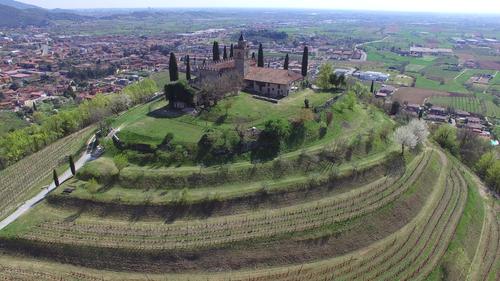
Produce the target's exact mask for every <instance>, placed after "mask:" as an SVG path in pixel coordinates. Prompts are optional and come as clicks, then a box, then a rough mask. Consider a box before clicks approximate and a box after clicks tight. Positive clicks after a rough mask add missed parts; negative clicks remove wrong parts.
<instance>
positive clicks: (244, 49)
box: [234, 32, 249, 78]
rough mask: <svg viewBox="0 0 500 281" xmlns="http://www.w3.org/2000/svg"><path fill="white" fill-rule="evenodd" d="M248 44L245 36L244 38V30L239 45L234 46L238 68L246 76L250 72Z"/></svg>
mask: <svg viewBox="0 0 500 281" xmlns="http://www.w3.org/2000/svg"><path fill="white" fill-rule="evenodd" d="M248 53H249V50H248V44H247V41H246V40H245V38H243V32H242V33H241V35H240V39H239V40H238V45H237V46H236V47H235V48H234V61H235V65H236V70H237V71H238V73H239V74H240V75H241V76H242V77H243V78H244V77H245V75H246V74H247V73H248V67H249V65H248Z"/></svg>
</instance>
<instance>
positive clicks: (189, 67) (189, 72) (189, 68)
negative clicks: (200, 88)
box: [186, 55, 191, 81]
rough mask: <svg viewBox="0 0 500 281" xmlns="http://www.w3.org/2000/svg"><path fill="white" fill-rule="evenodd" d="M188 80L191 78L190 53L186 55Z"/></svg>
mask: <svg viewBox="0 0 500 281" xmlns="http://www.w3.org/2000/svg"><path fill="white" fill-rule="evenodd" d="M186 80H188V81H189V80H191V64H190V62H189V55H187V56H186Z"/></svg>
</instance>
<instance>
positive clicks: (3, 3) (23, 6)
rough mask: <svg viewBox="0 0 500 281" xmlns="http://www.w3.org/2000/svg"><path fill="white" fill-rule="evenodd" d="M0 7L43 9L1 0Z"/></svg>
mask: <svg viewBox="0 0 500 281" xmlns="http://www.w3.org/2000/svg"><path fill="white" fill-rule="evenodd" d="M0 5H5V6H9V7H12V8H16V9H41V8H40V7H38V6H35V5H30V4H26V3H22V2H19V1H14V0H0Z"/></svg>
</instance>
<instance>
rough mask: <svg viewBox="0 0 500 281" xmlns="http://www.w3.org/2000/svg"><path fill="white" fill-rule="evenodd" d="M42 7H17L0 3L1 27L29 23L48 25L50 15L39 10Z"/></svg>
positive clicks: (20, 25)
mask: <svg viewBox="0 0 500 281" xmlns="http://www.w3.org/2000/svg"><path fill="white" fill-rule="evenodd" d="M39 10H40V11H43V10H41V9H16V8H13V7H11V6H6V5H0V27H24V26H28V25H34V26H46V25H48V24H49V23H50V20H49V18H48V17H46V16H45V15H44V14H43V13H40V12H38V11H39Z"/></svg>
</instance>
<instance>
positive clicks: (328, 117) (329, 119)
mask: <svg viewBox="0 0 500 281" xmlns="http://www.w3.org/2000/svg"><path fill="white" fill-rule="evenodd" d="M332 121H333V112H331V111H328V112H327V113H326V125H327V126H330V124H331V123H332Z"/></svg>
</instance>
